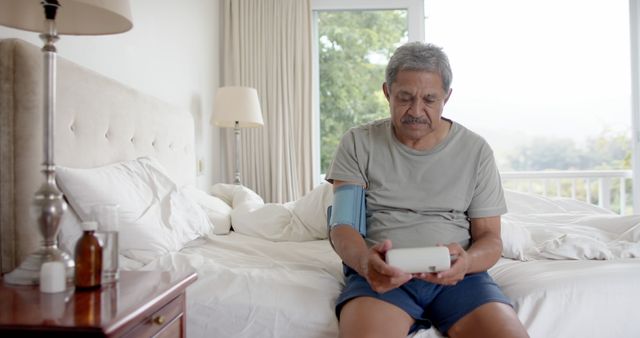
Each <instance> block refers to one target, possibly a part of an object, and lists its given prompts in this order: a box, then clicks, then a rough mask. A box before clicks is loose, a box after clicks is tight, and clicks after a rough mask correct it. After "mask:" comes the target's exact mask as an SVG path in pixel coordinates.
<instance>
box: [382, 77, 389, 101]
mask: <svg viewBox="0 0 640 338" xmlns="http://www.w3.org/2000/svg"><path fill="white" fill-rule="evenodd" d="M382 92H383V93H384V97H386V98H387V101H389V94H390V93H389V87H387V83H386V82H383V83H382Z"/></svg>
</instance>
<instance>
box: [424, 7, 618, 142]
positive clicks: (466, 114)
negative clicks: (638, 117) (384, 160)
mask: <svg viewBox="0 0 640 338" xmlns="http://www.w3.org/2000/svg"><path fill="white" fill-rule="evenodd" d="M425 6H426V10H425V11H426V15H427V19H426V23H425V25H426V29H425V32H426V39H427V41H429V42H432V43H435V44H438V45H440V46H442V47H443V48H444V51H445V52H446V53H447V54H448V56H449V59H450V62H451V66H452V69H453V84H452V88H453V94H452V97H451V99H450V101H449V103H448V104H447V106H446V108H445V114H444V115H445V116H446V117H449V118H452V119H453V120H456V121H458V122H460V123H462V124H463V125H465V126H467V127H469V128H470V129H472V130H474V131H476V132H478V133H479V134H481V135H482V136H484V137H485V138H486V139H487V140H488V141H489V143H490V144H491V145H492V147H493V148H494V150H497V152H505V151H508V149H510V148H513V147H514V146H515V145H517V144H519V143H522V142H527V141H528V140H531V139H532V138H534V137H545V138H547V137H560V138H570V139H573V140H575V141H576V143H577V144H580V142H583V141H584V140H585V139H586V138H588V137H595V136H597V135H598V134H600V133H601V132H603V131H604V130H613V131H626V132H628V133H630V130H631V113H630V109H631V108H630V106H631V96H630V93H631V89H630V87H631V77H630V51H629V44H630V43H629V41H630V40H629V18H628V15H629V14H628V1H626V0H583V1H578V0H536V1H533V0H527V1H524V0H483V1H474V0H429V1H426V2H425Z"/></svg>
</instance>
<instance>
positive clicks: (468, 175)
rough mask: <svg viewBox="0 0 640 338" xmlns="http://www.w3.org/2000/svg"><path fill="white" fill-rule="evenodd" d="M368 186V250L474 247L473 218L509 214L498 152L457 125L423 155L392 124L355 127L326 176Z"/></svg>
mask: <svg viewBox="0 0 640 338" xmlns="http://www.w3.org/2000/svg"><path fill="white" fill-rule="evenodd" d="M326 179H327V180H328V181H330V182H333V180H341V181H348V182H354V183H360V184H364V185H365V186H366V203H367V235H366V240H367V242H368V244H369V245H372V244H374V243H378V242H380V241H382V240H384V239H390V240H391V241H392V244H393V247H394V248H407V247H421V246H434V245H437V244H448V243H452V242H458V243H460V245H462V247H463V248H465V249H466V248H467V247H468V246H469V244H470V243H469V239H470V237H471V236H470V232H469V225H470V223H469V218H480V217H490V216H499V215H501V214H504V213H505V212H506V211H507V207H506V203H505V200H504V193H503V191H502V185H501V182H500V175H499V173H498V170H497V167H496V164H495V160H494V158H493V151H492V150H491V148H490V147H489V145H488V144H487V142H486V141H485V140H484V139H483V138H482V137H480V136H478V135H477V134H475V133H473V132H472V131H470V130H468V129H467V128H465V127H463V126H462V125H460V124H458V123H456V122H453V121H452V125H451V129H450V130H449V133H448V135H447V136H446V137H445V139H444V140H443V141H442V142H440V143H439V144H438V145H437V146H435V147H434V148H433V149H430V150H427V151H419V150H415V149H412V148H410V147H407V146H405V145H404V144H402V143H400V142H399V141H398V139H397V138H396V137H395V135H394V133H393V127H392V123H391V120H390V119H388V118H387V119H383V120H378V121H374V122H371V123H368V124H365V125H363V126H359V127H355V128H351V129H350V130H349V131H347V133H345V135H344V136H343V137H342V140H341V141H340V144H339V145H338V149H337V150H336V153H335V156H334V159H333V162H332V163H331V166H330V168H329V171H328V173H327V175H326Z"/></svg>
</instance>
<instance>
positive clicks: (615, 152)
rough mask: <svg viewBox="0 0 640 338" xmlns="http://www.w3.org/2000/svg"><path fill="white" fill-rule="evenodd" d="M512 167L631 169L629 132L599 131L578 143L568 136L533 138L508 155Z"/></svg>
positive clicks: (523, 168)
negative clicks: (582, 143)
mask: <svg viewBox="0 0 640 338" xmlns="http://www.w3.org/2000/svg"><path fill="white" fill-rule="evenodd" d="M507 160H508V162H509V166H510V167H511V169H512V170H520V171H523V170H533V171H538V170H592V169H596V170H597V169H600V170H605V169H631V138H630V136H629V132H612V131H610V130H604V131H602V132H601V133H600V134H599V135H598V136H595V137H592V138H589V139H587V141H586V143H585V145H584V146H583V147H578V146H577V145H576V144H575V142H574V141H572V140H570V139H560V138H536V139H534V140H533V141H532V142H529V143H528V144H526V145H523V146H520V147H518V148H516V149H514V150H513V151H512V152H511V153H510V154H509V155H507Z"/></svg>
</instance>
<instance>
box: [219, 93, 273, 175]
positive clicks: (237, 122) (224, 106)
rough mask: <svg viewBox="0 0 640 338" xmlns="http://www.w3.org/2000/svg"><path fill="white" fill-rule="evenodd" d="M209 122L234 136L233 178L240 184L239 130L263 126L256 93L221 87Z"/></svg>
mask: <svg viewBox="0 0 640 338" xmlns="http://www.w3.org/2000/svg"><path fill="white" fill-rule="evenodd" d="M215 100H216V101H215V105H214V111H213V115H212V118H211V122H212V123H213V124H214V125H216V126H218V127H223V128H232V127H233V132H234V134H235V144H234V154H235V178H234V180H233V183H234V184H241V183H240V128H257V127H260V126H262V125H263V124H264V122H262V112H261V110H260V101H259V99H258V91H256V90H255V89H254V88H250V87H221V88H218V91H217V92H216V98H215Z"/></svg>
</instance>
